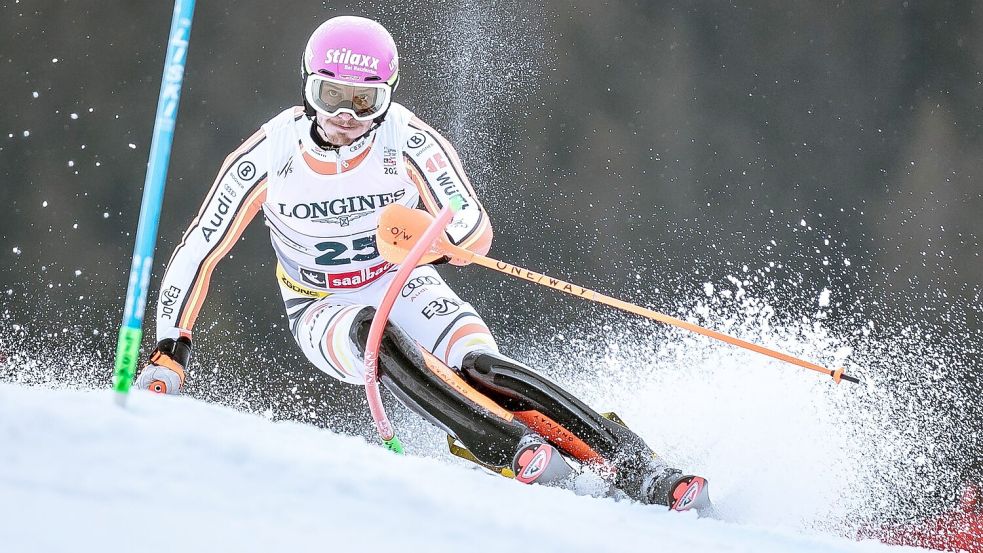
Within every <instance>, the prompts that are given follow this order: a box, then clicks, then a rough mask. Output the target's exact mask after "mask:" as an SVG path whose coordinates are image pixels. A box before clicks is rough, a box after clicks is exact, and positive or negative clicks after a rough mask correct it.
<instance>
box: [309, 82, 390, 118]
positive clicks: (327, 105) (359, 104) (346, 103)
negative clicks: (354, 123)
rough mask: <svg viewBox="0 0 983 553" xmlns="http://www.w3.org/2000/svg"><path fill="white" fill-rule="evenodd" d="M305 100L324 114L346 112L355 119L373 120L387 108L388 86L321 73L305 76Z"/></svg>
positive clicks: (329, 115)
mask: <svg viewBox="0 0 983 553" xmlns="http://www.w3.org/2000/svg"><path fill="white" fill-rule="evenodd" d="M304 96H305V97H306V98H307V103H309V104H310V105H311V106H313V107H314V109H316V110H317V111H319V112H321V113H322V114H324V115H327V116H328V117H334V116H335V115H338V114H340V113H350V114H351V115H352V116H353V117H354V118H355V119H358V120H359V121H369V120H371V119H375V118H376V117H378V116H379V115H380V114H382V113H384V112H385V111H386V110H387V109H389V102H390V101H391V98H390V96H391V89H390V87H389V85H388V84H386V83H379V84H375V83H358V84H352V83H347V82H344V81H336V80H334V79H329V78H327V77H323V76H321V75H316V74H311V75H308V76H307V83H306V85H305V87H304Z"/></svg>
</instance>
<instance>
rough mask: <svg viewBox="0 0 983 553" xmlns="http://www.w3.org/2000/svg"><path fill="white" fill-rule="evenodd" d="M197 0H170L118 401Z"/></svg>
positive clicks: (128, 380)
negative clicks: (169, 26)
mask: <svg viewBox="0 0 983 553" xmlns="http://www.w3.org/2000/svg"><path fill="white" fill-rule="evenodd" d="M194 11H195V0H174V15H173V16H172V18H171V31H170V34H169V35H168V40H167V55H166V56H165V58H164V76H163V78H162V79H161V83H160V96H159V97H158V99H157V118H156V120H155V121H154V136H153V141H152V142H151V144H150V162H149V163H148V165H147V176H146V180H145V181H144V183H143V201H142V202H141V204H140V221H139V223H138V224H137V235H136V245H134V247H133V263H132V265H130V279H129V284H128V285H127V288H126V304H125V305H124V307H123V324H122V325H121V326H120V329H119V340H118V342H117V343H116V364H115V372H114V374H113V389H115V390H116V391H117V392H118V393H117V395H116V397H117V402H118V403H119V404H120V405H122V404H124V403H125V402H126V393H127V392H129V391H130V386H131V384H132V383H133V375H134V374H135V373H136V366H137V360H138V358H139V355H140V341H141V340H142V338H143V314H144V311H145V310H146V307H147V287H148V285H149V284H150V271H151V269H152V268H153V264H154V248H155V246H156V245H157V225H158V223H159V222H160V206H161V203H162V202H163V199H164V185H165V184H166V183H167V166H168V163H169V162H170V159H171V144H172V143H173V142H174V126H175V123H176V121H177V110H178V104H179V103H180V100H181V84H182V82H183V80H184V64H185V61H186V60H187V58H188V42H189V40H190V38H191V18H192V16H193V15H194Z"/></svg>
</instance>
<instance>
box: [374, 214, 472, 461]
mask: <svg viewBox="0 0 983 553" xmlns="http://www.w3.org/2000/svg"><path fill="white" fill-rule="evenodd" d="M460 209H461V200H460V198H458V197H456V196H455V197H453V198H452V199H451V203H450V205H448V206H446V207H444V209H442V210H440V213H438V214H437V217H436V219H434V218H431V219H430V220H429V221H428V223H427V224H428V226H427V227H425V228H423V229H421V232H420V234H419V236H415V237H413V239H414V242H415V244H414V245H413V247H412V249H409V251H408V252H407V253H406V255H405V256H403V258H402V259H401V260H400V261H399V262H393V261H390V263H401V265H400V267H399V269H398V270H397V271H396V275H395V276H394V277H393V279H392V281H390V283H389V288H387V289H386V293H385V295H384V296H383V297H382V301H381V302H380V303H379V307H378V309H376V311H375V315H374V316H373V317H372V326H370V327H369V336H368V339H366V341H365V356H364V359H363V362H364V364H365V397H366V398H367V399H368V401H369V411H370V412H371V413H372V418H373V419H374V420H375V427H376V430H378V431H379V436H380V437H381V438H382V442H383V443H384V444H385V445H386V449H389V450H390V451H395V452H396V453H400V454H402V453H403V444H402V443H401V442H400V441H399V438H397V437H396V430H395V429H394V428H393V425H392V423H391V422H389V417H388V416H387V415H386V408H385V407H384V406H383V405H382V396H381V395H380V394H379V376H378V369H379V346H380V344H381V343H382V333H383V330H385V328H386V321H387V320H389V312H390V311H392V308H393V304H395V303H396V299H397V298H398V297H399V291H400V289H402V288H403V285H404V284H406V281H407V280H409V278H410V273H412V272H413V269H416V266H417V265H418V264H419V262H420V258H421V257H423V255H424V254H425V253H427V251H428V250H430V248H431V247H432V246H433V244H434V242H435V241H436V240H437V239H438V238H439V237H440V234H441V233H442V232H443V231H444V228H446V227H447V224H448V223H450V221H451V218H452V217H453V216H454V213H455V212H457V211H460ZM380 228H381V227H380ZM376 242H377V243H378V242H379V239H378V238H377V239H376ZM387 261H388V259H387Z"/></svg>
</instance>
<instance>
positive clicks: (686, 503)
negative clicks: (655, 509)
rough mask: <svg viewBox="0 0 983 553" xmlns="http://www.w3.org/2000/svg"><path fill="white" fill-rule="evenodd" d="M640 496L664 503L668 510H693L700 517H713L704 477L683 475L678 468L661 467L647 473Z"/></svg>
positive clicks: (651, 501) (655, 502)
mask: <svg viewBox="0 0 983 553" xmlns="http://www.w3.org/2000/svg"><path fill="white" fill-rule="evenodd" d="M642 497H643V498H644V499H645V500H647V501H648V502H649V503H654V504H658V505H666V506H668V507H669V510H670V511H689V510H695V511H696V512H697V514H698V515H699V516H700V517H714V516H715V515H716V511H715V510H714V508H713V504H712V503H710V493H709V491H708V484H707V480H706V478H703V477H702V476H693V475H683V473H682V471H680V470H678V469H671V468H663V469H662V471H661V472H653V473H651V474H650V475H648V476H647V477H646V478H645V479H644V481H643V484H642Z"/></svg>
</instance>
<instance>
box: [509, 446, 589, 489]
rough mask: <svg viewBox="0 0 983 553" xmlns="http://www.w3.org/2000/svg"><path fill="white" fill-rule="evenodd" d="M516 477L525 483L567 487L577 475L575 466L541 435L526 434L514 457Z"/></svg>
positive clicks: (513, 467) (513, 464)
mask: <svg viewBox="0 0 983 553" xmlns="http://www.w3.org/2000/svg"><path fill="white" fill-rule="evenodd" d="M512 470H513V472H515V479H516V480H518V481H519V482H522V483H523V484H542V485H543V486H552V487H558V488H566V487H569V485H570V484H571V483H572V481H573V479H574V477H575V476H576V471H574V469H573V467H571V466H570V465H569V464H567V461H566V459H564V458H563V455H562V454H561V453H560V452H559V450H557V449H556V448H555V447H553V446H552V445H550V444H548V443H546V440H544V439H543V438H542V437H541V436H539V435H536V434H526V435H525V436H523V437H522V439H521V440H519V448H518V451H516V454H515V457H514V458H513V459H512Z"/></svg>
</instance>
